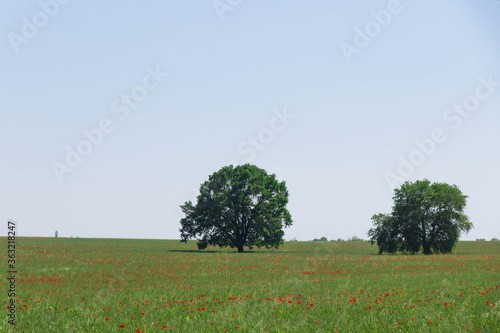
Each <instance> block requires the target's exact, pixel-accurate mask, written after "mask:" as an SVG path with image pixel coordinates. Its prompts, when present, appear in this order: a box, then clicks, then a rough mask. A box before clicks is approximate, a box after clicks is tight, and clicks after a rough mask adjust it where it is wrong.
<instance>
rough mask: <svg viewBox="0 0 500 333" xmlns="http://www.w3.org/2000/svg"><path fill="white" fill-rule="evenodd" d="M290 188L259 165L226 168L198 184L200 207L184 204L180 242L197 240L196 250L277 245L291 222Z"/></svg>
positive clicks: (198, 202) (189, 202)
mask: <svg viewBox="0 0 500 333" xmlns="http://www.w3.org/2000/svg"><path fill="white" fill-rule="evenodd" d="M287 203H288V190H287V188H286V185H285V182H284V181H283V182H278V181H277V180H276V176H275V175H274V174H272V175H268V174H267V172H266V171H265V170H263V169H260V168H258V167H256V166H255V165H250V164H245V165H241V166H236V167H233V166H232V165H230V166H226V167H223V168H222V169H221V170H219V171H218V172H215V173H214V174H212V175H211V176H210V177H209V179H208V181H206V182H204V183H203V184H202V185H201V187H200V194H199V195H198V197H197V203H196V205H193V203H192V202H191V201H188V202H186V203H185V204H184V205H182V206H181V209H182V212H183V213H184V214H185V217H184V218H183V219H181V221H180V222H181V228H180V229H179V231H180V232H181V242H187V240H188V239H190V238H196V239H197V240H198V244H197V245H198V248H199V249H205V248H206V247H207V246H208V245H216V246H220V247H226V246H229V247H231V248H237V249H238V252H243V246H248V247H249V248H250V249H251V248H252V247H253V246H257V247H259V248H260V247H266V248H271V247H275V248H277V247H278V246H279V245H282V244H283V235H284V232H283V228H284V227H288V226H290V225H292V218H291V215H290V213H289V212H288V210H287V208H286V205H287Z"/></svg>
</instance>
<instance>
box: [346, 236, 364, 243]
mask: <svg viewBox="0 0 500 333" xmlns="http://www.w3.org/2000/svg"><path fill="white" fill-rule="evenodd" d="M347 241H349V242H359V241H364V239H361V238H359V237H358V236H352V237H351V238H349V239H348V240H347Z"/></svg>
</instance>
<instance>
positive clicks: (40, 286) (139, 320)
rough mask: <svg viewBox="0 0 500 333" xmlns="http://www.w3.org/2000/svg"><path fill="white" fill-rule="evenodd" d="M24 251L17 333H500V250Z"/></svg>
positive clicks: (89, 242) (174, 245)
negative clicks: (426, 252) (392, 252)
mask: <svg viewBox="0 0 500 333" xmlns="http://www.w3.org/2000/svg"><path fill="white" fill-rule="evenodd" d="M0 241H1V242H3V243H5V242H6V239H5V237H4V238H0ZM17 248H18V250H17V251H18V258H17V261H18V262H17V269H18V272H19V273H18V281H17V295H16V297H17V299H16V316H17V321H16V323H17V327H15V329H14V330H13V331H19V332H21V331H22V332H57V331H60V332H120V331H123V332H156V331H158V332H224V331H231V332H239V331H242V332H254V331H270V332H271V331H272V332H280V331H282V332H312V331H315V332H335V331H338V332H368V331H370V332H371V331H379V332H386V331H403V332H414V331H421V332H455V331H461V332H499V331H500V289H499V287H500V281H499V280H500V242H459V243H458V245H457V248H456V250H455V251H454V253H453V254H446V255H428V256H426V255H414V256H410V255H377V252H378V249H377V247H376V246H371V245H370V243H369V242H364V241H353V242H285V245H284V246H283V247H281V248H280V249H278V250H272V251H270V250H263V249H262V250H253V251H248V252H245V253H237V252H236V251H235V250H230V249H219V248H212V247H209V248H208V249H207V250H205V251H199V250H198V249H197V247H196V243H195V242H191V241H190V242H188V243H187V244H182V243H180V242H179V241H178V240H177V241H173V240H171V241H165V240H131V239H130V240H125V239H82V238H18V239H17ZM5 271H7V269H5ZM0 290H1V292H2V294H3V295H6V292H7V290H8V285H7V280H6V279H1V280H0ZM2 303H3V304H1V305H2V308H5V307H6V306H7V302H6V301H2ZM2 312H3V314H2V317H1V318H0V330H1V331H2V332H9V331H10V330H11V327H10V325H9V324H8V319H7V316H6V314H7V311H2Z"/></svg>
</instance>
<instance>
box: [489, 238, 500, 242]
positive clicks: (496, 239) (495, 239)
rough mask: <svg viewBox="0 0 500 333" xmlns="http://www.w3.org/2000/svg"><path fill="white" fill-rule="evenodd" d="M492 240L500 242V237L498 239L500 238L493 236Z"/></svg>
mask: <svg viewBox="0 0 500 333" xmlns="http://www.w3.org/2000/svg"><path fill="white" fill-rule="evenodd" d="M491 241H492V242H500V239H498V238H492V239H491Z"/></svg>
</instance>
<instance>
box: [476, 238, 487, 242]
mask: <svg viewBox="0 0 500 333" xmlns="http://www.w3.org/2000/svg"><path fill="white" fill-rule="evenodd" d="M476 242H486V239H484V238H476Z"/></svg>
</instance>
